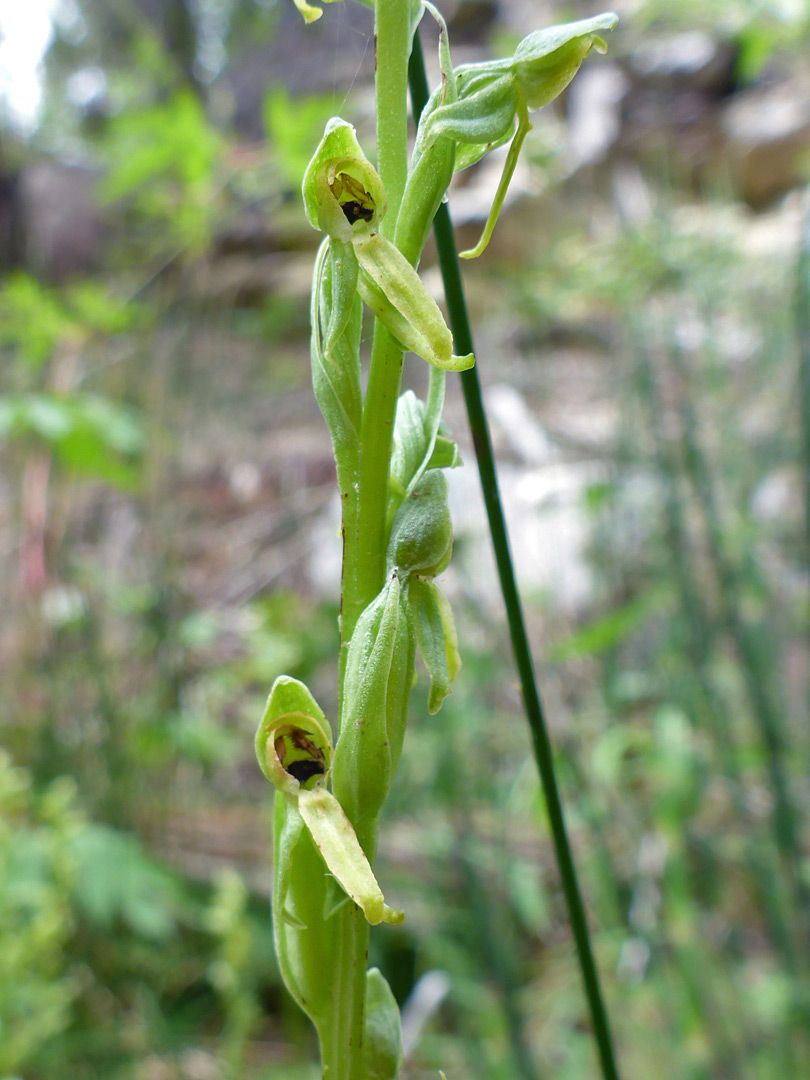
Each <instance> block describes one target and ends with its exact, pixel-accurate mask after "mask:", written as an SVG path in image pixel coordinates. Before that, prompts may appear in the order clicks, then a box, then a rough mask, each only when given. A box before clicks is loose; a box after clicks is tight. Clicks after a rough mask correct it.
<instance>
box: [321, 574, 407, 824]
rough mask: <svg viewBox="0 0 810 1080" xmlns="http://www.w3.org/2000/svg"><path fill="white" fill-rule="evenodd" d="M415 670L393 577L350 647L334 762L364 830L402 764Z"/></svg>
mask: <svg viewBox="0 0 810 1080" xmlns="http://www.w3.org/2000/svg"><path fill="white" fill-rule="evenodd" d="M413 670H414V640H413V635H412V634H411V631H410V626H409V620H408V611H407V606H406V597H405V595H404V594H403V590H402V585H401V582H400V579H399V575H398V574H397V573H396V572H392V573H391V574H389V576H388V580H387V581H386V584H385V585H384V587H383V589H382V591H381V592H380V594H379V595H378V596H377V597H376V599H375V600H373V601H372V603H371V604H369V606H368V607H367V608H366V610H365V611H364V612H363V614H362V615H361V616H360V618H359V619H358V621H357V625H356V626H355V628H354V633H353V634H352V638H351V641H350V642H349V649H348V654H347V659H346V671H345V675H344V682H343V711H342V715H341V721H340V736H339V738H338V741H337V746H336V747H335V757H334V763H333V768H334V775H335V785H336V787H338V788H339V789H340V791H341V792H343V793H345V794H344V806H345V809H346V812H347V813H348V814H349V816H350V818H351V820H352V821H353V822H354V825H355V827H356V828H358V829H359V828H360V827H361V826H362V827H363V829H364V831H365V830H366V829H367V828H368V825H369V823H370V822H374V821H376V819H377V817H378V816H379V813H380V810H381V809H382V807H383V803H384V802H385V799H386V797H387V795H388V791H389V789H390V787H391V781H392V779H393V776H394V772H395V770H396V767H397V764H398V762H399V756H400V753H401V751H402V740H403V737H404V734H405V719H406V710H407V703H408V692H409V690H410V687H411V684H412V683H413Z"/></svg>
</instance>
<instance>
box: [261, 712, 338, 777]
mask: <svg viewBox="0 0 810 1080" xmlns="http://www.w3.org/2000/svg"><path fill="white" fill-rule="evenodd" d="M262 753H263V757H264V762H263V766H264V768H265V774H266V775H267V777H268V778H269V779H270V780H272V782H273V783H274V784H275V786H276V787H277V788H279V789H280V790H282V791H286V792H287V793H288V794H291V795H292V794H294V793H296V792H298V791H300V790H301V789H303V790H307V791H309V790H312V789H313V788H316V787H321V786H323V784H324V783H325V782H326V780H327V777H328V775H329V771H330V769H331V766H332V747H331V744H330V741H329V737H328V735H327V734H326V732H325V730H324V728H323V726H322V725H321V724H320V723H319V722H318V721H317V720H316V719H315V717H313V716H310V715H309V714H307V713H304V712H289V713H284V714H283V715H281V716H278V717H276V718H275V719H274V720H272V721H271V722H270V723H269V724H267V725H266V726H265V728H264V738H263V750H262ZM259 760H260V764H261V763H262V759H261V757H260V759H259Z"/></svg>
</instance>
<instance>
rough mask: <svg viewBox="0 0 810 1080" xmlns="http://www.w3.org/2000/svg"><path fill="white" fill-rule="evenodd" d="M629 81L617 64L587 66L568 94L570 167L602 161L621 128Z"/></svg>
mask: <svg viewBox="0 0 810 1080" xmlns="http://www.w3.org/2000/svg"><path fill="white" fill-rule="evenodd" d="M628 87H629V81H628V79H627V77H626V75H625V74H624V73H623V72H622V70H621V68H620V67H619V66H618V65H617V64H608V63H604V62H601V63H599V64H592V65H590V66H588V65H586V66H584V67H583V68H582V70H581V71H580V72H579V74H578V75H577V77H576V79H574V81H573V82H572V83H571V87H570V89H569V91H568V139H567V143H568V156H569V160H570V163H571V167H572V168H574V169H576V168H579V167H580V166H583V165H593V164H595V163H596V162H598V161H601V160H602V159H603V158H604V157H605V155H606V154H607V152H608V150H609V149H610V148H611V147H612V146H613V145H614V143H615V142H616V139H617V138H618V135H619V131H620V129H621V104H622V101H623V100H624V96H625V94H626V93H627V90H628Z"/></svg>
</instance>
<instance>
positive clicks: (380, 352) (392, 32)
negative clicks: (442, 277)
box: [341, 0, 411, 642]
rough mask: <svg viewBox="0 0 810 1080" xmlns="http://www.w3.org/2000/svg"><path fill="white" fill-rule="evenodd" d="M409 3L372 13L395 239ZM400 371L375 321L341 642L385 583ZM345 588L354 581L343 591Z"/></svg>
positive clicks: (404, 137) (380, 3)
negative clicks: (351, 572)
mask: <svg viewBox="0 0 810 1080" xmlns="http://www.w3.org/2000/svg"><path fill="white" fill-rule="evenodd" d="M408 7H409V5H408V4H407V3H405V0H377V4H376V6H375V14H374V31H375V41H376V57H377V74H376V81H375V87H376V97H377V158H378V171H379V173H380V177H381V178H382V182H383V184H384V185H385V190H386V194H387V197H388V211H387V213H386V215H385V217H384V218H383V221H382V224H381V226H380V231H381V232H382V233H383V234H384V235H386V236H389V237H393V236H394V232H395V230H396V224H397V216H398V214H399V207H400V203H401V202H402V193H403V191H404V190H405V181H406V178H407V175H408V96H407V94H408V54H409V52H410V47H411V46H410V40H409V32H410V19H409V11H408ZM401 376H402V350H401V349H400V348H399V346H398V345H397V344H396V343H395V342H394V341H393V339H392V338H391V335H390V334H389V333H388V331H387V330H385V329H384V328H383V326H382V325H381V324H380V323H379V322H378V323H375V326H374V338H373V343H372V348H371V367H370V369H369V377H368V387H367V390H366V399H365V404H364V406H363V424H362V430H361V433H360V442H361V447H362V450H361V454H362V457H361V464H360V507H359V516H358V535H357V538H356V539H357V546H356V549H355V550H349V549H346V551H345V554H344V567H347V566H352V567H353V568H354V576H353V580H352V581H351V582H349V581H348V580H347V579H346V577H345V575H344V583H343V586H344V593H343V625H342V626H341V635H342V638H343V641H344V642H347V641H348V640H349V638H350V637H351V634H352V631H353V630H354V625H355V623H356V622H357V619H358V618H359V616H360V614H361V613H362V611H363V609H364V608H365V607H367V606H368V604H369V603H370V602H371V601H372V600H373V599H374V597H375V596H376V595H377V593H378V592H379V591H380V589H381V588H382V586H383V575H384V573H385V543H386V535H385V510H386V504H387V501H388V474H389V472H390V463H391V443H392V437H393V432H394V417H395V414H396V408H397V397H398V396H399V384H400V379H401ZM347 586H351V587H350V588H347Z"/></svg>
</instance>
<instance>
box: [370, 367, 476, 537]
mask: <svg viewBox="0 0 810 1080" xmlns="http://www.w3.org/2000/svg"><path fill="white" fill-rule="evenodd" d="M431 373H436V369H435V368H431ZM442 389H443V388H442ZM435 397H437V398H441V399H443V393H441V391H439V392H438V393H437V394H436V395H435ZM434 412H435V416H434V415H433V414H434ZM440 422H441V402H439V403H438V408H436V409H435V410H434V409H430V410H429V409H426V408H425V403H424V402H423V401H421V400H420V399H419V398H418V397H417V396H416V394H415V393H414V392H413V390H406V391H405V393H404V394H402V395H400V398H399V401H398V402H397V412H396V417H395V419H394V440H393V449H392V452H391V475H390V478H389V500H388V522H389V530H388V531H389V533H390V524H391V522H392V521H393V518H394V514H395V513H396V511H397V510H398V509H399V506H400V504H401V503H402V500H403V499H404V498H405V496H406V495H407V494H408V490H409V488H410V489H412V488H413V486H415V485H414V481H418V479H419V477H420V476H421V475H422V474H423V473H424V472H426V471H427V470H428V469H452V468H454V467H455V466H457V465H460V464H461V454H460V453H459V449H458V446H457V445H456V444H455V443H454V442H453V440H452V439H450V438H449V437H447V436H446V435H440V434H439V432H438V427H439V424H440Z"/></svg>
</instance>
